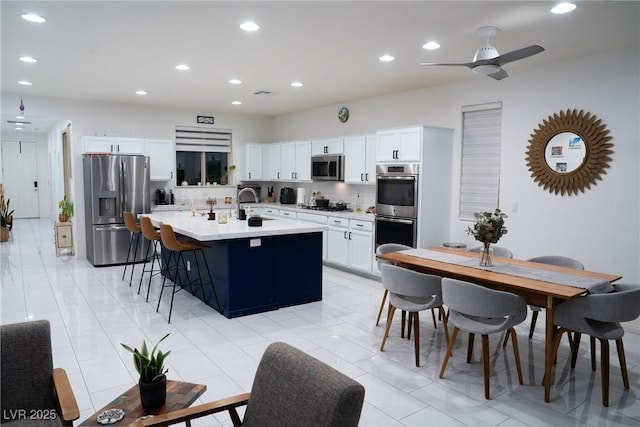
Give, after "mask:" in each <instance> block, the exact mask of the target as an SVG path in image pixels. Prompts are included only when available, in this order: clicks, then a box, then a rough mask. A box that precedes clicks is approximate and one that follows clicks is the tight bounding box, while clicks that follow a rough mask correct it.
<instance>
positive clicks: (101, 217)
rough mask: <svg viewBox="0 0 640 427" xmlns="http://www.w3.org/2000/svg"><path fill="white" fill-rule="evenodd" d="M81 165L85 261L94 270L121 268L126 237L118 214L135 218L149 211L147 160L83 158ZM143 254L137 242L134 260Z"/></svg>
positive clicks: (101, 156)
mask: <svg viewBox="0 0 640 427" xmlns="http://www.w3.org/2000/svg"><path fill="white" fill-rule="evenodd" d="M82 162H83V169H84V203H85V213H86V220H85V224H86V230H87V258H88V259H89V261H90V262H91V263H92V264H93V265H95V266H102V265H112V264H123V263H125V262H126V261H127V250H128V248H129V239H130V233H129V230H127V227H126V226H125V225H124V218H123V215H122V212H125V211H130V212H133V214H134V215H138V214H141V213H148V212H150V209H151V190H150V187H149V157H145V156H139V155H105V154H84V155H83V156H82ZM132 251H133V248H132ZM144 252H146V245H143V244H142V240H141V241H140V244H138V253H137V254H136V259H141V258H142V257H143V254H144ZM130 257H131V255H130Z"/></svg>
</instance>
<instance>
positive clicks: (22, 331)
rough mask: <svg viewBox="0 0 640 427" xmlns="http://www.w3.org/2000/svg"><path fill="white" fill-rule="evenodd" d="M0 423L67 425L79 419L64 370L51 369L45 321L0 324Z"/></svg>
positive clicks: (47, 325) (47, 326)
mask: <svg viewBox="0 0 640 427" xmlns="http://www.w3.org/2000/svg"><path fill="white" fill-rule="evenodd" d="M0 347H1V348H2V353H1V356H0V366H1V378H2V394H1V395H0V396H1V405H0V406H2V420H1V423H2V424H3V425H7V426H12V427H13V426H25V427H26V426H28V427H35V426H60V425H63V426H71V425H73V421H74V420H77V419H78V418H79V417H80V411H79V410H78V405H77V403H76V399H75V397H74V395H73V391H72V390H71V385H70V384H69V379H68V378H67V374H66V372H65V371H64V369H61V368H57V369H54V368H53V359H52V356H51V329H50V326H49V322H48V321H47V320H36V321H33V322H24V323H14V324H8V325H0Z"/></svg>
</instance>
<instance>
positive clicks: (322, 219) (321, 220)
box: [298, 212, 329, 261]
mask: <svg viewBox="0 0 640 427" xmlns="http://www.w3.org/2000/svg"><path fill="white" fill-rule="evenodd" d="M298 219H299V220H301V221H309V222H315V223H318V224H323V225H327V216H326V215H318V214H311V213H307V212H298ZM328 234H329V233H328V232H327V231H323V232H322V260H323V261H326V260H327V249H328V242H327V238H328Z"/></svg>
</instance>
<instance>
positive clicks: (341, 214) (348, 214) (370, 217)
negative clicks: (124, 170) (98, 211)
mask: <svg viewBox="0 0 640 427" xmlns="http://www.w3.org/2000/svg"><path fill="white" fill-rule="evenodd" d="M230 206H231V205H229V204H218V205H216V206H214V208H213V210H214V211H215V212H225V210H226V211H229V207H230ZM242 206H249V207H257V208H273V209H280V210H287V211H295V212H304V213H309V214H316V215H326V216H332V217H338V218H348V219H355V220H360V221H370V222H373V221H375V218H376V216H375V215H374V214H368V213H364V212H362V213H356V212H353V211H321V210H316V209H304V208H299V207H298V205H281V204H280V203H242ZM194 207H195V208H196V209H198V210H199V211H201V212H209V206H205V205H203V206H199V205H195V206H194ZM189 210H190V208H189V206H187V205H153V206H152V207H151V212H152V213H158V212H166V211H189ZM234 210H235V205H234Z"/></svg>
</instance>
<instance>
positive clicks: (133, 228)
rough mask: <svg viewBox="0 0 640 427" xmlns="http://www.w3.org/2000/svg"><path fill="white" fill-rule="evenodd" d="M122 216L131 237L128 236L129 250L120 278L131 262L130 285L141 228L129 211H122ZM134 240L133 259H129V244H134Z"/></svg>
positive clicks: (125, 272)
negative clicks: (134, 242)
mask: <svg viewBox="0 0 640 427" xmlns="http://www.w3.org/2000/svg"><path fill="white" fill-rule="evenodd" d="M122 215H123V216H124V225H125V226H126V227H127V230H129V232H130V233H131V237H130V238H129V250H128V251H127V260H126V261H125V264H124V271H123V272H122V280H124V276H125V275H126V274H127V267H128V266H129V264H131V276H130V277H129V286H131V282H132V281H133V270H134V269H135V265H136V261H142V260H141V259H140V260H136V255H137V253H138V244H139V243H140V238H141V236H142V230H141V229H140V225H139V224H138V223H137V222H136V218H135V216H133V213H131V212H123V213H122ZM134 240H135V241H136V244H135V248H134V250H133V259H132V260H129V259H130V256H131V246H134V244H133V241H134Z"/></svg>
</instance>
